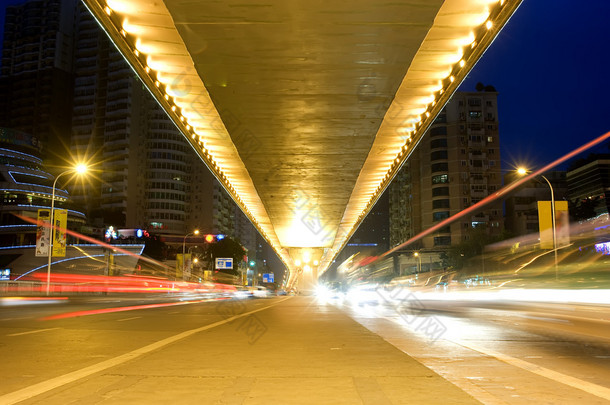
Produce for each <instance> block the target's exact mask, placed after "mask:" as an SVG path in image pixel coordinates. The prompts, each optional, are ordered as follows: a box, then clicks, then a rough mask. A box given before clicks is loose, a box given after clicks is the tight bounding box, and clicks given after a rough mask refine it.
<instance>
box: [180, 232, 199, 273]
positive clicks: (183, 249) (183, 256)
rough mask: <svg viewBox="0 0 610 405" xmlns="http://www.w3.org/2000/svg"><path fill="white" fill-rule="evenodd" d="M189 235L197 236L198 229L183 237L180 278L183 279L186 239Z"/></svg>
mask: <svg viewBox="0 0 610 405" xmlns="http://www.w3.org/2000/svg"><path fill="white" fill-rule="evenodd" d="M191 235H199V229H195V230H194V231H193V232H191V233H187V234H186V235H184V239H183V240H182V278H184V272H185V271H186V260H185V250H186V238H188V237H189V236H191Z"/></svg>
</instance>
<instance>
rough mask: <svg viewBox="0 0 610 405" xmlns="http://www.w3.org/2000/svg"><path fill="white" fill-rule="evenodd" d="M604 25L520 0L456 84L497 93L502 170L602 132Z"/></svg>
mask: <svg viewBox="0 0 610 405" xmlns="http://www.w3.org/2000/svg"><path fill="white" fill-rule="evenodd" d="M22 2H24V0H8V1H7V0H2V1H0V27H2V30H0V40H1V36H2V31H3V30H4V29H3V26H4V7H5V6H6V5H7V4H15V3H22ZM609 27H610V0H580V1H577V0H524V1H523V3H522V4H521V6H520V7H519V9H518V10H517V12H516V13H515V14H514V15H513V17H512V18H511V20H510V21H509V23H508V24H507V26H506V27H505V28H504V29H503V30H502V32H501V33H500V35H499V36H498V38H497V39H496V40H495V42H494V43H493V44H492V45H491V47H490V48H489V49H488V50H487V52H486V53H485V55H484V56H483V58H482V59H481V60H480V61H479V63H478V64H477V66H475V68H474V70H473V71H472V72H471V73H470V74H469V75H468V78H467V79H466V81H465V82H464V83H463V84H462V86H461V87H460V90H464V91H474V88H475V85H476V83H477V82H482V83H484V84H486V85H487V84H491V85H493V86H494V87H495V88H496V90H498V92H499V96H498V97H499V100H498V105H499V107H498V108H499V112H498V118H499V120H500V139H501V146H502V149H501V153H502V167H503V168H504V169H510V168H511V167H512V166H514V165H516V164H527V165H528V166H529V167H532V168H533V167H540V166H542V165H544V164H546V163H549V162H551V161H552V160H555V159H557V158H559V157H561V156H563V155H564V154H566V153H568V152H569V151H571V150H573V149H575V148H576V147H578V146H580V145H582V144H584V143H586V142H587V141H590V140H592V139H594V138H596V137H597V136H599V135H602V134H603V133H605V132H608V131H610V101H608V100H609V97H610V84H609V83H610V81H609V80H608V76H610V30H609ZM0 46H1V42H0ZM601 151H604V152H607V151H608V150H607V149H602V150H601Z"/></svg>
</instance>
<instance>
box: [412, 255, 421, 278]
mask: <svg viewBox="0 0 610 405" xmlns="http://www.w3.org/2000/svg"><path fill="white" fill-rule="evenodd" d="M413 256H415V257H417V259H418V260H419V262H418V266H417V272H418V273H421V256H420V255H419V252H415V253H413Z"/></svg>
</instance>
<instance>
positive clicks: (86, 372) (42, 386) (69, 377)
mask: <svg viewBox="0 0 610 405" xmlns="http://www.w3.org/2000/svg"><path fill="white" fill-rule="evenodd" d="M290 298H291V297H287V298H284V299H282V300H279V301H278V302H275V303H273V304H271V305H268V306H266V307H263V308H259V309H255V310H252V311H249V312H244V313H243V314H239V315H235V316H232V317H230V318H227V319H225V320H223V321H218V322H214V323H211V324H209V325H206V326H202V327H200V328H195V329H191V330H187V331H185V332H182V333H179V334H177V335H174V336H170V337H168V338H165V339H163V340H159V341H158V342H155V343H151V344H149V345H147V346H144V347H141V348H139V349H136V350H133V351H131V352H128V353H125V354H122V355H120V356H117V357H114V358H112V359H108V360H105V361H102V362H101V363H97V364H94V365H92V366H89V367H85V368H82V369H80V370H76V371H73V372H71V373H68V374H64V375H61V376H59V377H55V378H51V379H50V380H47V381H43V382H40V383H38V384H34V385H30V386H29V387H25V388H22V389H20V390H17V391H13V392H11V393H8V394H6V395H2V396H0V404H3V405H11V404H15V403H17V402H21V401H25V400H26V399H30V398H33V397H35V396H37V395H40V394H43V393H45V392H47V391H51V390H52V389H55V388H57V387H61V386H62V385H66V384H69V383H72V382H74V381H77V380H80V379H82V378H85V377H88V376H90V375H92V374H95V373H99V372H100V371H104V370H107V369H109V368H111V367H115V366H118V365H120V364H123V363H125V362H128V361H130V360H133V359H136V358H138V357H140V356H142V355H144V354H146V353H150V352H152V351H155V350H158V349H160V348H162V347H164V346H167V345H169V344H171V343H174V342H177V341H179V340H182V339H185V338H187V337H189V336H191V335H194V334H196V333H199V332H203V331H204V330H208V329H212V328H215V327H217V326H220V325H224V324H225V323H230V322H233V321H234V320H236V319H239V318H242V317H244V316H248V315H250V314H253V313H255V312H260V311H264V310H265V309H268V308H271V307H273V306H275V305H277V304H279V303H280V302H282V301H285V300H287V299H290Z"/></svg>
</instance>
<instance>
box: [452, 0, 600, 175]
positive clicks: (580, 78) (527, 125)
mask: <svg viewBox="0 0 610 405" xmlns="http://www.w3.org/2000/svg"><path fill="white" fill-rule="evenodd" d="M609 28H610V1H609V0H581V1H576V0H552V1H549V0H524V1H523V3H522V4H521V6H520V7H519V9H518V10H517V12H516V13H515V14H514V15H513V17H512V18H511V20H510V21H509V22H508V24H507V26H506V27H505V28H504V29H503V30H502V32H501V33H500V35H499V36H498V37H497V38H496V40H495V41H494V43H493V44H492V45H491V47H490V48H489V49H488V50H487V52H486V53H485V55H484V56H483V58H482V59H481V60H480V61H479V63H478V64H477V66H475V68H474V69H473V71H472V72H471V73H470V74H469V75H468V78H467V80H466V81H465V82H464V83H463V84H462V86H461V87H460V89H461V90H465V91H474V87H475V85H476V83H477V82H479V81H480V82H482V83H484V84H491V85H493V86H494V87H495V88H496V90H497V91H498V93H499V96H498V108H499V111H498V118H499V121H500V142H501V154H502V162H503V168H505V169H509V168H510V167H511V165H513V164H516V163H525V164H529V166H530V167H533V166H536V167H540V166H541V165H544V164H546V163H550V162H551V161H553V160H555V159H557V158H559V157H561V156H563V155H565V154H566V153H568V152H570V151H571V150H573V149H575V148H576V147H578V146H581V145H582V144H584V143H586V142H588V141H590V140H592V139H594V138H596V137H598V136H599V135H602V134H603V133H606V132H608V131H610V102H609V101H608V100H609V97H610V85H609V83H610V81H609V79H608V77H609V76H610V30H609ZM603 151H605V152H608V150H607V149H604V150H603ZM585 155H586V154H585Z"/></svg>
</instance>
